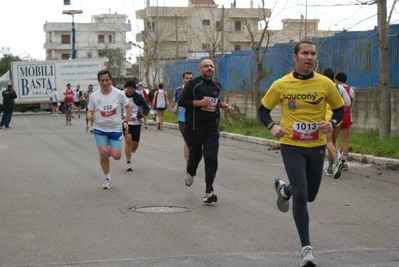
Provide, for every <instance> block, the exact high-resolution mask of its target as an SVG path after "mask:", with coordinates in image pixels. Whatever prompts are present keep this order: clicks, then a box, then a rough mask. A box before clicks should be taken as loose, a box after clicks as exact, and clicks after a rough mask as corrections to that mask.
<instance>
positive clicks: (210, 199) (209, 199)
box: [202, 191, 218, 204]
mask: <svg viewBox="0 0 399 267" xmlns="http://www.w3.org/2000/svg"><path fill="white" fill-rule="evenodd" d="M217 201H218V197H217V195H215V193H214V192H213V191H212V192H210V193H207V194H206V195H205V196H204V199H203V200H202V203H205V204H210V203H212V202H217Z"/></svg>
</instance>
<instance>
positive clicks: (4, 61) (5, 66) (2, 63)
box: [0, 47, 22, 76]
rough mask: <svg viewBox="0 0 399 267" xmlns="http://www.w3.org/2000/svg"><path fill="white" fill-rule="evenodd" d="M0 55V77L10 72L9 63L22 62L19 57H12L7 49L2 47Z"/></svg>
mask: <svg viewBox="0 0 399 267" xmlns="http://www.w3.org/2000/svg"><path fill="white" fill-rule="evenodd" d="M0 54H1V55H2V57H1V59H0V76H1V75H3V74H4V73H6V72H7V71H9V70H11V62H13V61H20V60H22V59H21V58H20V57H19V56H14V55H13V54H11V53H10V50H9V49H8V48H5V47H2V48H1V52H0Z"/></svg>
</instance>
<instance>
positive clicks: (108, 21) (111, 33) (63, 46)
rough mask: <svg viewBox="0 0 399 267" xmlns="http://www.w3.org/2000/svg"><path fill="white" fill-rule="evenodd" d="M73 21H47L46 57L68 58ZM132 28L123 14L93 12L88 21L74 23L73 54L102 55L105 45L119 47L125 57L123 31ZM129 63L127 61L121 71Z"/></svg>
mask: <svg viewBox="0 0 399 267" xmlns="http://www.w3.org/2000/svg"><path fill="white" fill-rule="evenodd" d="M71 30H72V23H59V22H46V23H45V24H44V31H45V33H46V42H45V43H44V49H45V50H46V60H57V59H70V58H71V57H72V31H71ZM130 31H131V24H130V21H129V20H128V19H127V15H124V14H102V15H96V16H92V21H91V22H90V23H75V50H76V58H77V59H84V58H99V57H100V58H101V57H104V55H103V53H102V51H103V50H104V49H119V50H120V51H121V54H123V55H124V57H125V58H126V52H127V51H128V50H130V49H131V48H132V47H131V44H130V43H128V42H127V41H126V33H128V32H130ZM128 67H130V64H128V63H127V62H126V66H124V67H123V68H124V71H122V74H123V73H126V68H128Z"/></svg>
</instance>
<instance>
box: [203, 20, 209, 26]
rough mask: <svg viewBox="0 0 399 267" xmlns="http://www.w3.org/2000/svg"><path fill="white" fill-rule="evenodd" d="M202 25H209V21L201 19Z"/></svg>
mask: <svg viewBox="0 0 399 267" xmlns="http://www.w3.org/2000/svg"><path fill="white" fill-rule="evenodd" d="M202 25H211V21H210V20H209V19H203V20H202Z"/></svg>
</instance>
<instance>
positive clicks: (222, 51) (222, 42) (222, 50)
mask: <svg viewBox="0 0 399 267" xmlns="http://www.w3.org/2000/svg"><path fill="white" fill-rule="evenodd" d="M220 24H221V25H219V27H221V28H222V29H221V31H222V33H221V34H222V36H221V39H222V40H221V42H220V43H221V45H222V49H221V50H220V52H221V53H222V57H223V56H224V5H222V21H221V23H220Z"/></svg>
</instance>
